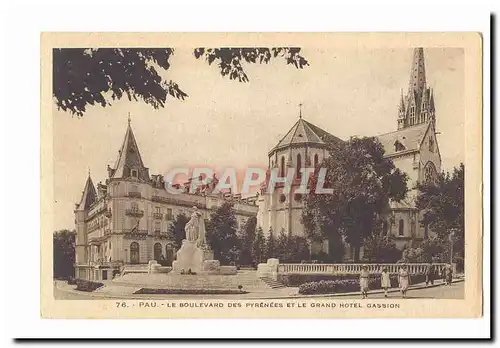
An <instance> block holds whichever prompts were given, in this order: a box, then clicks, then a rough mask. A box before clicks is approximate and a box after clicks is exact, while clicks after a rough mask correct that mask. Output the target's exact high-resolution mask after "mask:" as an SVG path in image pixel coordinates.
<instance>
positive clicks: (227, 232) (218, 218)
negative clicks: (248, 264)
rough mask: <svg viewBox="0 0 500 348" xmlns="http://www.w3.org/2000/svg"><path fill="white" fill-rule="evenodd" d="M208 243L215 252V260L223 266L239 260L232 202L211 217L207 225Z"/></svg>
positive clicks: (222, 206) (225, 204) (223, 205)
mask: <svg viewBox="0 0 500 348" xmlns="http://www.w3.org/2000/svg"><path fill="white" fill-rule="evenodd" d="M207 242H208V244H209V245H210V247H211V248H212V250H213V251H214V257H215V259H216V260H219V261H220V262H221V264H223V265H228V264H230V263H231V262H235V261H236V260H237V259H238V256H239V246H238V244H239V241H238V236H237V234H236V217H235V215H234V208H233V204H232V203H231V202H225V203H224V204H222V205H221V206H220V207H219V208H217V210H216V211H215V212H213V213H212V215H211V216H210V220H209V221H208V223H207Z"/></svg>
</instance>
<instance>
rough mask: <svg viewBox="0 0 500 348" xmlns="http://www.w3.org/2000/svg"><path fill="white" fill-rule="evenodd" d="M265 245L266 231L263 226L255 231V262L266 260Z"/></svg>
mask: <svg viewBox="0 0 500 348" xmlns="http://www.w3.org/2000/svg"><path fill="white" fill-rule="evenodd" d="M265 247H266V240H265V238H264V231H263V230H262V227H260V226H259V228H257V232H256V233H255V240H254V242H253V245H252V259H253V261H254V262H255V263H257V264H259V263H262V262H265V257H266V256H265Z"/></svg>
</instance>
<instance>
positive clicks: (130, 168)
mask: <svg viewBox="0 0 500 348" xmlns="http://www.w3.org/2000/svg"><path fill="white" fill-rule="evenodd" d="M108 171H109V170H108ZM110 173H111V174H112V176H111V177H112V178H137V179H140V180H144V181H149V170H148V168H146V167H145V166H144V163H143V162H142V157H141V154H140V152H139V146H137V142H136V140H135V136H134V132H133V131H132V126H131V125H130V114H129V118H128V125H127V131H126V132H125V137H124V139H123V144H122V146H121V148H120V150H119V151H118V158H117V160H116V163H115V165H114V168H112V170H111V172H110Z"/></svg>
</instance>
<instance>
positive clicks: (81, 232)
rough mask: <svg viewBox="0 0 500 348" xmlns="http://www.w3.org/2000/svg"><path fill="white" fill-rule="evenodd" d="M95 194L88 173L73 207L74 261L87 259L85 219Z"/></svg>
mask: <svg viewBox="0 0 500 348" xmlns="http://www.w3.org/2000/svg"><path fill="white" fill-rule="evenodd" d="M96 198H97V194H96V191H95V188H94V183H93V182H92V179H91V178H90V173H89V176H88V178H87V181H86V182H85V187H84V189H83V192H82V198H81V199H80V202H79V203H77V204H76V207H75V211H74V213H75V225H76V226H75V227H76V243H75V244H76V246H75V263H76V264H85V263H87V261H88V255H87V228H86V225H85V219H86V218H87V215H88V212H89V209H90V206H91V205H92V204H93V203H94V202H95V201H96Z"/></svg>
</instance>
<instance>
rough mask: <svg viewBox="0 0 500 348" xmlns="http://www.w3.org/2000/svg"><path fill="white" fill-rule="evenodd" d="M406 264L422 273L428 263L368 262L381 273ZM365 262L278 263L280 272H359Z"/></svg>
mask: <svg viewBox="0 0 500 348" xmlns="http://www.w3.org/2000/svg"><path fill="white" fill-rule="evenodd" d="M403 265H406V267H407V270H408V273H410V274H422V273H424V272H425V270H426V268H427V266H428V264H427V263H407V264H396V263H389V264H368V265H366V266H367V268H368V272H370V273H380V272H382V269H384V268H385V269H387V271H388V272H389V273H398V272H399V269H400V268H401V267H402V266H403ZM433 265H434V267H435V268H436V269H437V270H439V271H441V270H442V268H443V267H444V266H445V265H446V264H444V263H435V264H433ZM363 266H364V265H363V264H356V263H340V264H308V263H283V264H279V265H278V273H282V274H287V273H288V274H290V273H292V274H359V273H360V272H361V271H362V269H363Z"/></svg>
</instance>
